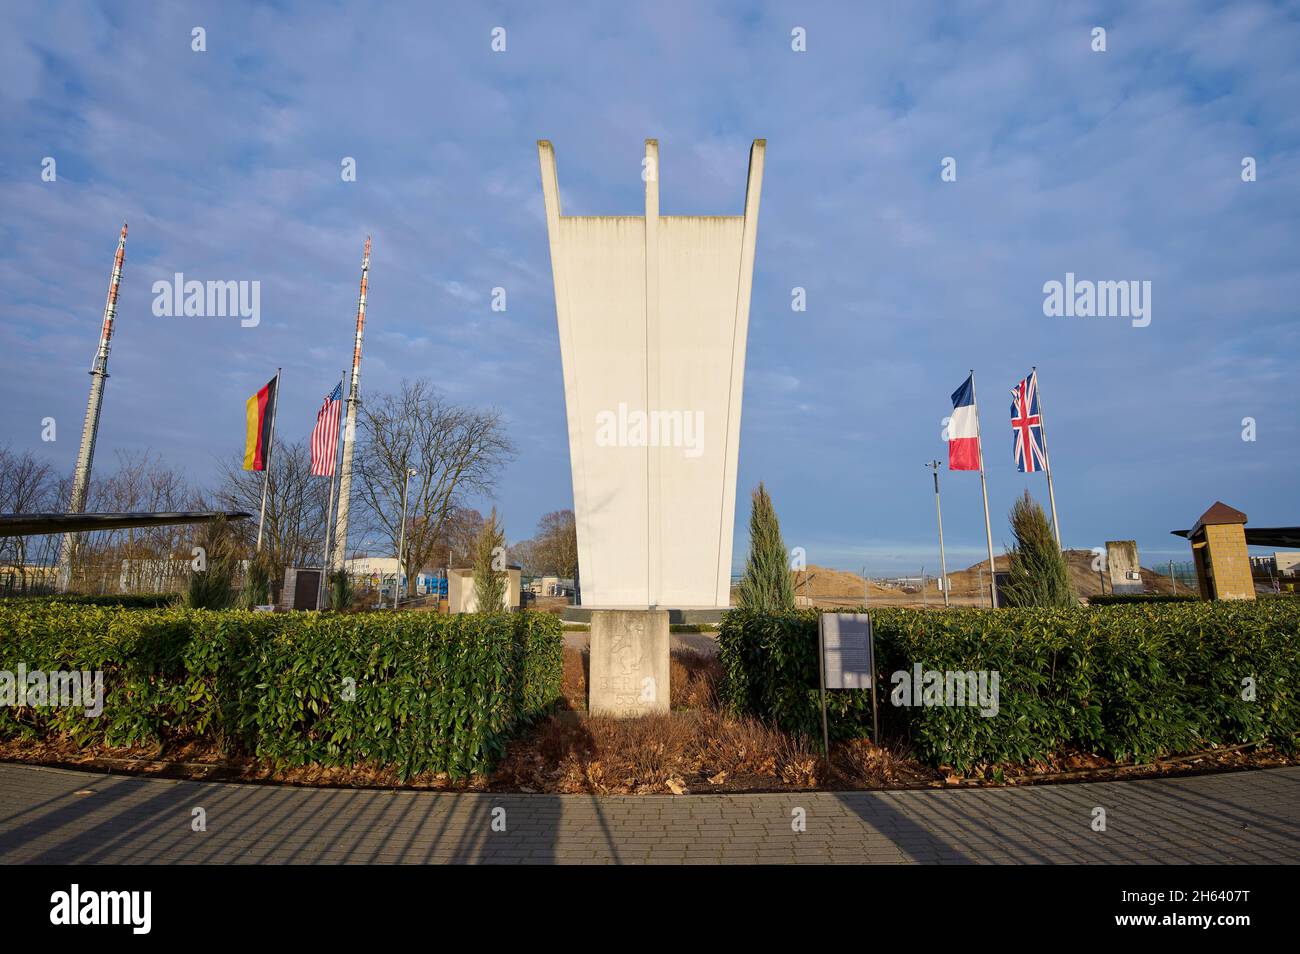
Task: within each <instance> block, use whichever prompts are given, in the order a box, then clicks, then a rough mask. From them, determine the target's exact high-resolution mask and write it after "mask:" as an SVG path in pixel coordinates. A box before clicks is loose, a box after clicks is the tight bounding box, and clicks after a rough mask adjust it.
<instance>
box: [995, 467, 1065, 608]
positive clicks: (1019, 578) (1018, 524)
mask: <svg viewBox="0 0 1300 954" xmlns="http://www.w3.org/2000/svg"><path fill="white" fill-rule="evenodd" d="M1011 532H1012V533H1013V534H1014V535H1015V538H1016V544H1015V548H1014V549H1013V550H1012V559H1011V561H1010V564H1011V565H1010V568H1009V571H1008V579H1007V582H1006V583H1005V584H1004V585H1003V587H1002V592H1003V594H1004V595H1005V596H1006V598H1007V603H1008V604H1010V605H1011V606H1040V607H1053V606H1072V605H1074V597H1073V595H1072V594H1071V593H1070V575H1069V571H1068V570H1067V569H1066V566H1065V557H1064V555H1062V553H1061V548H1060V547H1059V546H1058V545H1057V542H1056V536H1055V535H1054V534H1053V533H1052V526H1051V524H1050V523H1048V520H1047V515H1046V514H1045V513H1043V508H1042V507H1040V506H1039V505H1038V504H1037V503H1036V502H1035V501H1034V498H1033V497H1031V496H1029V491H1028V490H1026V491H1025V494H1024V496H1023V497H1021V498H1020V499H1019V500H1017V501H1016V503H1015V506H1013V507H1012V508H1011Z"/></svg>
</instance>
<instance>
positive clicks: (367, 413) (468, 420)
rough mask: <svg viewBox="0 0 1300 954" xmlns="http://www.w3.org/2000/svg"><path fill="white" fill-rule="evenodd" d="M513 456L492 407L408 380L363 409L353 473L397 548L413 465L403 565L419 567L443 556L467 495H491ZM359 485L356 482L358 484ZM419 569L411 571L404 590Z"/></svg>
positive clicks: (363, 499) (379, 526) (377, 523)
mask: <svg viewBox="0 0 1300 954" xmlns="http://www.w3.org/2000/svg"><path fill="white" fill-rule="evenodd" d="M513 456H514V445H513V444H512V443H511V442H510V440H509V438H508V437H507V436H506V433H505V428H504V426H503V425H502V423H501V416H500V414H499V413H498V412H497V411H495V410H491V409H489V410H478V409H475V408H469V407H460V406H458V405H455V404H451V403H449V402H448V401H446V400H445V399H444V398H443V397H442V396H441V395H440V394H438V392H437V391H436V390H435V389H434V387H433V385H432V384H430V383H429V382H428V381H423V380H419V381H403V382H402V385H401V389H400V390H399V391H398V393H396V394H383V395H379V396H378V397H375V398H372V399H370V400H369V401H368V402H367V403H366V404H364V405H362V408H361V428H360V432H359V434H358V447H357V462H356V464H355V465H354V466H355V467H356V473H357V476H358V478H359V481H358V483H359V487H358V498H359V500H360V503H361V505H362V507H363V508H364V510H365V511H366V513H367V515H368V516H369V518H370V519H371V521H372V523H373V525H374V527H375V529H376V531H377V532H378V533H379V534H380V535H381V536H382V537H383V538H384V539H385V540H386V541H387V542H388V544H389V545H390V546H391V547H392V548H393V551H394V552H396V550H397V547H398V541H399V538H400V537H401V529H402V528H401V522H402V520H401V515H402V494H403V488H404V486H405V483H406V480H407V474H408V471H410V470H414V471H415V472H416V473H415V476H413V477H411V478H410V491H409V497H408V501H407V521H406V538H405V540H406V553H405V554H404V557H405V559H404V561H403V562H404V564H405V565H406V566H407V567H409V568H411V569H413V570H419V569H420V568H421V567H423V566H424V565H425V564H426V563H433V562H438V563H440V562H441V559H440V557H441V556H442V554H441V553H440V552H439V549H440V547H441V545H442V544H443V542H444V541H445V539H446V537H447V531H448V530H449V529H450V527H449V523H450V522H451V521H452V519H453V518H454V517H455V515H456V514H457V511H458V509H459V508H460V505H461V502H462V500H463V498H464V496H465V495H466V494H471V493H479V494H490V493H491V491H492V487H493V483H494V482H495V480H496V477H497V474H498V472H499V471H500V469H501V467H502V466H503V465H504V464H505V462H506V461H507V460H509V459H510V458H511V457H513ZM354 486H356V485H354ZM415 576H416V573H414V572H408V573H407V593H408V595H409V594H410V593H411V592H413V590H414V582H415Z"/></svg>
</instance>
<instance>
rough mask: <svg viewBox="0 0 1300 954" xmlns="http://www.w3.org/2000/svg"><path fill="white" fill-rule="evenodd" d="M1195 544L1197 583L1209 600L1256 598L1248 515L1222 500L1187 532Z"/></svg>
mask: <svg viewBox="0 0 1300 954" xmlns="http://www.w3.org/2000/svg"><path fill="white" fill-rule="evenodd" d="M1184 532H1185V533H1186V535H1187V539H1188V540H1190V541H1191V543H1192V559H1193V560H1194V561H1195V563H1196V582H1197V583H1198V585H1199V586H1200V588H1201V597H1202V598H1203V599H1207V600H1253V599H1254V598H1255V582H1254V580H1253V579H1252V578H1251V575H1250V555H1249V554H1248V552H1247V550H1246V515H1245V514H1244V513H1242V512H1241V511H1240V510H1236V509H1234V508H1232V507H1229V506H1228V505H1227V504H1225V503H1223V502H1222V501H1216V502H1215V504H1214V506H1213V507H1211V508H1210V509H1209V510H1207V511H1205V513H1203V514H1201V518H1200V519H1199V520H1197V521H1196V526H1194V527H1192V529H1191V530H1188V531H1184Z"/></svg>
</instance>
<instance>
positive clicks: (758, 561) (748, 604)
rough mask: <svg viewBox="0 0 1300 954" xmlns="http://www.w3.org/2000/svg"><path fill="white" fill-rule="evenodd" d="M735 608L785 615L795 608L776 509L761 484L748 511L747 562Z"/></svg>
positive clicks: (787, 559)
mask: <svg viewBox="0 0 1300 954" xmlns="http://www.w3.org/2000/svg"><path fill="white" fill-rule="evenodd" d="M736 605H737V606H738V607H740V608H741V609H743V610H748V611H749V612H752V613H786V612H790V611H792V610H793V609H794V576H793V574H792V573H791V572H790V557H789V554H788V553H787V552H786V549H785V541H784V540H783V539H782V538H781V524H780V522H779V521H778V520H777V519H776V508H775V507H773V506H772V498H771V497H769V496H768V494H767V488H765V487H764V486H763V484H762V482H761V481H760V482H759V484H758V487H757V488H756V489H755V490H754V494H753V503H752V505H751V507H750V511H749V559H748V560H746V561H745V574H744V576H743V577H742V578H741V581H740V588H739V591H738V592H737V598H736Z"/></svg>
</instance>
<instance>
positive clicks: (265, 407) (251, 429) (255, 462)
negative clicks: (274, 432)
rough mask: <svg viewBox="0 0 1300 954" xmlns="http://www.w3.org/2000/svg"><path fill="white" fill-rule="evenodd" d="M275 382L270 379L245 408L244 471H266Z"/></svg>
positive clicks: (269, 449) (273, 411) (269, 454)
mask: <svg viewBox="0 0 1300 954" xmlns="http://www.w3.org/2000/svg"><path fill="white" fill-rule="evenodd" d="M275 382H276V379H275V378H272V379H271V380H270V381H268V382H267V383H266V387H264V388H262V390H260V391H258V392H257V393H256V394H254V395H253V396H252V397H251V398H249V399H248V403H247V404H246V405H245V406H244V407H245V414H246V415H247V419H248V434H247V439H246V440H245V441H244V470H266V462H267V459H268V458H270V456H271V427H272V421H273V420H274V419H275Z"/></svg>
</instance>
